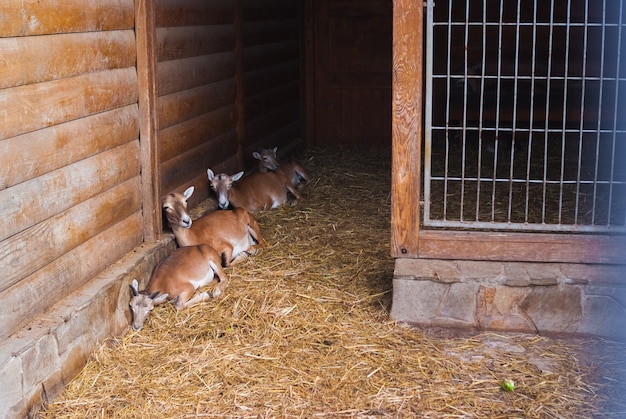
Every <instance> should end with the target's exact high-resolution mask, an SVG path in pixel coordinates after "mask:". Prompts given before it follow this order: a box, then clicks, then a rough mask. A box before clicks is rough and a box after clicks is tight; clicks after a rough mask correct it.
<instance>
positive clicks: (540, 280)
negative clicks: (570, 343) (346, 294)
mask: <svg viewBox="0 0 626 419" xmlns="http://www.w3.org/2000/svg"><path fill="white" fill-rule="evenodd" d="M625 268H626V266H616V265H583V264H567V263H524V262H488V261H466V260H434V259H397V260H396V265H395V270H394V278H393V302H392V308H391V317H392V318H393V319H395V320H398V321H402V322H406V323H410V324H415V325H422V326H433V327H457V328H458V327H460V328H472V329H477V330H501V331H513V332H525V333H550V334H553V333H554V334H562V333H565V334H572V335H594V336H600V337H604V338H609V339H612V340H620V341H624V340H626V326H624V324H626V323H624V322H625V320H626V275H625V273H626V269H625Z"/></svg>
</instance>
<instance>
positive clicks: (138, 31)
mask: <svg viewBox="0 0 626 419" xmlns="http://www.w3.org/2000/svg"><path fill="white" fill-rule="evenodd" d="M135 36H136V48H137V84H138V91H139V148H140V163H141V201H142V211H143V240H144V241H145V242H154V241H157V240H160V239H161V236H162V231H163V224H162V223H163V222H162V217H161V203H160V201H159V199H160V198H159V193H160V191H159V190H160V185H161V177H160V172H159V153H158V146H157V138H156V134H157V131H158V125H157V116H156V115H157V92H156V40H155V38H156V16H155V9H154V0H135Z"/></svg>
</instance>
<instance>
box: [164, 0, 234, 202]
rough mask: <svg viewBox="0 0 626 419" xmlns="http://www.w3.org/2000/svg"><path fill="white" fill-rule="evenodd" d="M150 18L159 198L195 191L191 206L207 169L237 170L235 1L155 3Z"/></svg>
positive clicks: (203, 192)
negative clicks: (153, 16) (153, 22)
mask: <svg viewBox="0 0 626 419" xmlns="http://www.w3.org/2000/svg"><path fill="white" fill-rule="evenodd" d="M155 14H156V25H155V26H156V36H155V39H156V42H155V43H156V45H155V47H156V81H155V82H156V95H157V100H156V119H157V121H158V122H157V124H158V131H157V147H158V154H159V172H160V178H161V186H160V191H161V194H164V193H168V192H170V191H172V190H180V189H184V188H186V187H188V186H189V185H194V186H195V187H196V192H195V194H194V201H195V202H197V201H199V200H201V199H204V198H206V197H207V195H208V179H207V178H206V169H207V167H209V166H215V165H221V166H222V168H225V167H227V166H234V165H236V161H233V156H236V154H237V134H236V131H235V127H236V116H237V112H236V108H235V105H236V104H235V98H236V93H237V85H236V82H237V81H236V79H235V70H236V57H235V37H236V33H235V1H232V0H216V1H210V2H207V1H202V0H182V1H181V0H156V1H155ZM192 205H193V204H192Z"/></svg>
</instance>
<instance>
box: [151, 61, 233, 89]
mask: <svg viewBox="0 0 626 419" xmlns="http://www.w3.org/2000/svg"><path fill="white" fill-rule="evenodd" d="M234 68H235V55H234V54H233V53H232V52H222V53H218V54H214V55H211V56H210V59H209V57H208V56H201V57H192V58H185V59H182V60H175V61H165V62H162V63H158V64H157V93H158V95H159V96H165V95H168V94H170V93H175V92H180V91H182V90H186V89H191V88H194V87H198V86H202V85H204V84H208V83H213V82H217V81H220V80H224V79H227V78H229V77H232V76H233V74H234V73H233V71H234Z"/></svg>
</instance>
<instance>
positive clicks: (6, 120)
mask: <svg viewBox="0 0 626 419" xmlns="http://www.w3.org/2000/svg"><path fill="white" fill-rule="evenodd" d="M137 95H138V92H137V70H136V69H135V67H129V68H124V69H117V70H107V71H102V72H98V73H89V74H84V75H81V76H76V77H71V78H67V79H61V80H54V81H50V82H45V83H37V84H29V85H26V86H18V87H12V88H9V89H5V90H3V91H2V95H0V109H7V110H8V109H10V110H11V112H4V113H0V139H5V138H9V137H13V136H16V135H20V134H24V133H26V132H30V131H35V130H38V129H42V128H46V127H50V126H52V125H56V124H61V123H63V122H68V121H71V120H74V119H78V118H82V117H84V116H87V115H92V114H95V113H99V112H104V111H108V110H111V109H115V108H119V107H122V106H126V105H130V104H131V103H136V102H137Z"/></svg>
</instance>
